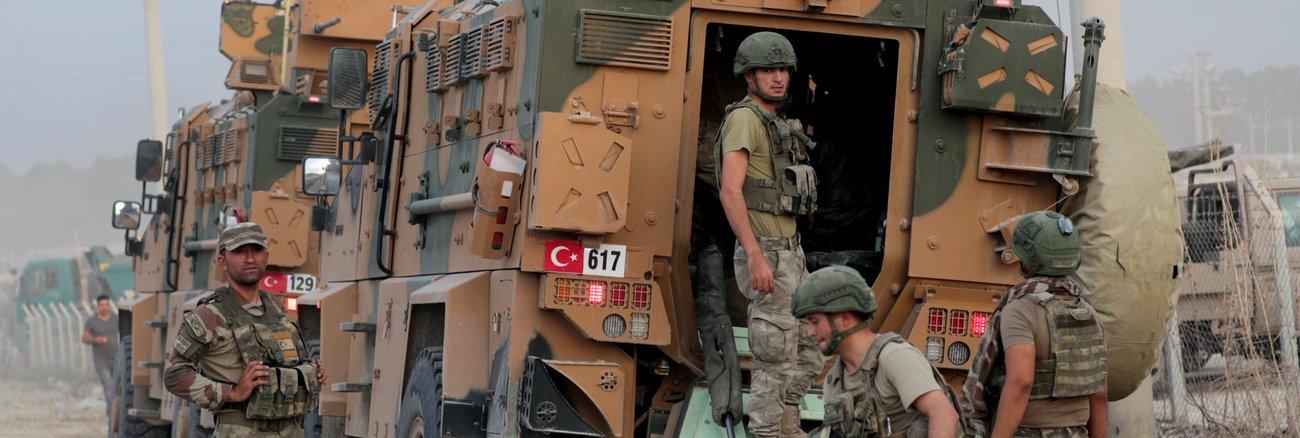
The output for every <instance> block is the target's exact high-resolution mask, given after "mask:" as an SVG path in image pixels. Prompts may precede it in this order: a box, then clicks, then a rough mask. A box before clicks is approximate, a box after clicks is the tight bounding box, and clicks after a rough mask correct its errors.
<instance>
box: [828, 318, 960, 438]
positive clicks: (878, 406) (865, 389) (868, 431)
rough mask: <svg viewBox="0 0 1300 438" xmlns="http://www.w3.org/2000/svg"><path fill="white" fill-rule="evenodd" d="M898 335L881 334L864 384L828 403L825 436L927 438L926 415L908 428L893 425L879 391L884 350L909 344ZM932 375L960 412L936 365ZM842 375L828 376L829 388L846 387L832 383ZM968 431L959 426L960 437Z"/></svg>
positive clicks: (869, 356) (868, 362) (870, 352)
mask: <svg viewBox="0 0 1300 438" xmlns="http://www.w3.org/2000/svg"><path fill="white" fill-rule="evenodd" d="M906 342H907V340H906V339H903V337H902V336H899V335H898V334H897V333H882V334H880V335H877V336H876V340H875V341H872V342H871V347H870V348H869V349H868V350H867V356H866V361H865V362H864V363H863V364H862V371H863V374H861V376H864V377H865V380H866V382H865V384H863V385H860V386H858V387H857V388H854V389H852V390H849V391H846V392H843V393H840V394H836V395H835V396H833V397H831V398H829V399H827V400H826V404H825V417H824V420H823V430H826V429H828V430H829V433H826V434H824V436H830V437H846V438H847V437H893V436H901V437H907V438H912V437H925V436H927V435H928V434H929V419H928V418H926V416H925V415H917V416H916V417H915V419H914V420H913V421H912V423H911V424H910V425H909V424H905V425H897V427H896V425H894V424H891V422H890V420H889V415H888V413H886V412H885V404H884V401H883V400H882V399H881V396H880V392H879V391H878V390H877V388H876V368H877V367H878V366H879V365H880V353H881V352H882V351H884V349H885V346H886V345H889V344H891V343H900V344H902V343H906ZM843 366H844V362H843V361H842V360H841V361H839V362H838V363H836V364H835V367H836V368H841V371H842V367H843ZM930 373H931V375H932V376H933V377H934V381H935V383H938V384H939V388H941V389H942V390H943V392H944V395H945V396H947V397H948V402H949V403H952V405H953V409H954V410H955V409H957V406H958V404H957V394H956V393H955V392H954V391H953V390H952V387H950V386H948V383H947V381H946V380H944V378H943V374H941V373H939V370H938V369H935V368H934V366H933V365H931V366H930ZM842 375H843V374H842V372H834V371H832V372H831V373H830V374H828V375H827V381H826V385H827V386H833V385H838V386H839V387H844V385H843V384H842V383H840V382H837V381H833V380H832V379H836V380H837V379H840V378H842V377H841V376H842ZM966 430H969V428H968V427H966V426H965V425H964V421H959V422H958V424H957V436H959V437H960V436H965V434H966V432H965V431H966Z"/></svg>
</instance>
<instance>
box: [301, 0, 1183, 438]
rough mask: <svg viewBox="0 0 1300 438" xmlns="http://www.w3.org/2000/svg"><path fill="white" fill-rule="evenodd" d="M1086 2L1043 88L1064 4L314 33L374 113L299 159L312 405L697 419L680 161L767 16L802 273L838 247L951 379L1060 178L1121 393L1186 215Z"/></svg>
mask: <svg viewBox="0 0 1300 438" xmlns="http://www.w3.org/2000/svg"><path fill="white" fill-rule="evenodd" d="M1087 28H1088V30H1087V32H1086V34H1085V36H1084V38H1083V43H1082V44H1079V45H1078V46H1079V47H1082V48H1083V50H1087V53H1088V55H1087V59H1088V61H1087V62H1085V67H1086V68H1085V70H1084V73H1083V76H1082V79H1081V80H1079V81H1077V82H1078V88H1077V90H1076V92H1075V93H1073V94H1072V97H1071V98H1070V99H1069V100H1068V101H1067V100H1066V99H1065V88H1066V84H1065V72H1064V64H1065V63H1064V61H1065V54H1064V53H1065V52H1064V47H1065V45H1066V41H1065V40H1064V37H1063V33H1062V31H1061V29H1060V28H1059V27H1057V26H1056V25H1055V24H1053V23H1052V20H1051V19H1050V18H1049V17H1047V16H1046V14H1044V13H1043V11H1042V10H1041V9H1040V8H1038V7H1035V6H1028V5H1023V4H1021V2H1019V1H1013V0H982V1H972V0H948V1H930V2H913V1H884V2H879V1H869V2H846V1H819V0H762V1H759V0H750V1H744V0H742V1H734V2H731V1H728V2H720V1H706V0H695V1H687V0H675V1H673V0H670V1H634V0H603V1H582V2H579V1H563V2H561V1H549V2H542V1H511V0H507V1H501V2H494V1H474V0H470V1H460V2H453V1H450V0H444V1H437V2H432V3H429V4H426V5H423V6H420V7H418V8H415V9H413V10H412V11H410V12H409V14H405V15H404V17H403V18H402V19H401V21H399V22H398V23H397V24H396V26H395V27H393V28H392V29H391V30H390V31H389V32H388V33H387V34H386V36H385V39H384V41H383V42H381V43H379V44H378V45H377V46H376V47H375V49H374V51H373V53H363V52H357V51H352V52H349V51H338V52H336V53H335V54H334V56H333V57H332V60H331V67H330V71H331V78H330V80H329V93H328V101H329V103H330V105H331V106H333V107H335V108H340V109H347V110H356V112H354V113H352V114H354V115H355V114H362V113H365V114H368V121H369V127H368V128H364V127H363V128H362V129H361V130H360V131H361V132H358V129H357V127H356V126H352V127H351V129H349V130H348V132H344V133H342V135H343V137H344V138H348V139H355V141H351V140H349V141H347V142H345V143H348V144H347V147H346V148H343V147H341V148H340V150H339V152H340V153H339V154H338V156H335V157H319V158H309V159H308V160H307V161H306V163H305V164H306V165H305V167H304V168H305V174H304V184H303V186H304V187H307V188H309V190H310V192H311V193H312V194H316V195H319V196H320V199H321V204H320V205H321V207H319V208H317V209H316V210H315V211H316V213H317V215H315V216H314V218H315V219H316V220H313V223H316V224H317V225H318V226H319V227H321V228H323V229H324V231H325V232H324V233H322V234H321V243H320V251H321V254H320V267H321V270H320V277H321V280H322V283H323V286H322V287H323V289H320V290H316V291H313V292H309V293H307V294H305V295H303V296H301V297H299V301H298V318H299V322H300V323H301V324H302V326H303V327H304V333H306V334H307V336H308V337H309V338H311V339H318V340H319V342H320V352H321V353H320V354H321V359H322V361H323V362H324V363H325V364H326V367H327V369H328V370H329V374H330V376H331V377H330V379H331V382H332V385H330V388H328V389H327V390H326V391H324V392H323V393H322V395H321V398H320V400H321V403H320V414H321V415H322V416H323V418H325V419H327V421H326V424H340V423H341V424H343V428H344V431H343V432H344V433H345V434H346V435H349V436H371V437H379V436H392V435H395V436H541V435H543V434H567V435H583V436H651V435H658V434H664V435H667V436H701V435H704V436H717V435H720V434H722V431H721V430H720V428H719V427H718V426H716V425H715V424H712V421H710V420H711V419H709V418H708V414H707V408H704V407H703V406H707V403H708V400H707V397H706V396H705V392H704V391H701V390H700V389H699V388H698V387H697V385H699V383H698V382H699V380H698V376H700V375H701V374H702V373H703V361H702V359H701V356H702V354H703V352H702V347H701V346H700V341H699V338H698V337H697V334H696V327H695V320H694V309H693V305H694V303H693V293H692V284H691V279H690V277H689V275H688V272H689V271H690V269H689V268H690V267H689V265H688V257H687V255H688V251H689V241H690V237H691V232H692V228H693V227H692V225H702V226H704V227H705V228H711V229H717V228H723V229H725V223H724V224H723V225H722V226H721V227H718V226H715V225H716V224H707V223H701V224H693V220H694V219H693V217H696V216H697V215H694V214H693V211H692V210H693V209H694V208H698V206H701V205H707V204H708V202H707V201H706V202H696V200H697V198H698V199H701V200H707V198H708V197H709V196H712V195H711V194H710V193H707V192H705V191H703V190H701V191H697V189H696V187H700V186H707V184H696V179H697V178H707V176H704V175H709V174H711V172H700V174H701V176H698V177H697V164H702V163H701V162H702V161H703V162H704V163H703V164H704V165H705V166H707V160H709V158H710V157H712V156H713V150H712V144H713V141H714V139H715V138H716V135H717V130H718V125H719V124H720V122H721V120H722V118H723V108H724V107H725V106H726V105H727V104H728V103H730V102H734V101H736V100H739V99H740V98H741V97H742V96H743V95H744V89H743V83H742V82H741V80H740V79H738V78H736V77H734V76H733V74H732V67H733V56H734V55H735V53H736V48H737V46H738V44H739V43H740V41H741V40H742V39H744V38H745V37H746V36H747V35H749V34H751V33H753V32H756V31H760V30H777V31H779V32H780V33H781V34H782V35H784V36H785V37H787V38H788V39H789V40H790V41H791V42H792V43H793V45H794V48H795V52H796V53H797V54H798V65H797V69H796V71H795V73H794V74H793V77H794V78H793V79H792V80H791V83H792V84H795V85H794V86H792V88H793V90H791V94H792V98H791V99H790V101H789V104H788V105H787V108H786V109H787V111H788V113H789V114H790V116H792V117H794V118H798V119H801V120H802V121H803V124H804V125H805V127H806V132H807V133H808V134H809V135H810V136H811V137H812V139H813V140H814V141H815V142H816V143H817V145H818V146H817V147H816V149H814V150H813V151H812V153H811V154H812V157H813V163H814V164H813V165H814V167H815V168H816V170H817V175H818V177H819V178H818V179H819V181H818V182H819V184H818V189H819V193H820V196H819V199H818V207H819V209H818V212H817V214H816V215H815V216H814V217H811V218H805V220H804V221H803V222H802V224H801V229H800V231H801V233H802V241H803V248H804V250H805V251H806V252H807V253H808V254H809V259H810V263H809V265H810V266H808V267H809V269H810V270H811V269H815V268H816V267H819V266H820V265H821V264H824V263H828V261H838V262H840V263H845V262H847V263H848V264H849V265H850V266H853V267H855V268H857V269H859V271H861V272H862V273H863V274H864V276H865V277H866V278H867V280H868V281H869V282H871V284H872V285H873V290H874V291H875V293H876V295H877V297H876V298H877V301H878V303H879V310H878V311H877V313H876V319H875V321H873V328H874V329H875V330H876V331H879V332H885V331H896V332H899V333H901V334H903V335H904V336H905V337H906V338H907V339H908V340H909V341H910V342H912V343H913V344H915V345H917V346H918V347H919V348H920V349H921V350H922V351H925V352H926V354H927V357H928V359H929V360H930V361H931V362H932V363H934V364H935V365H936V366H937V367H939V368H941V369H942V370H944V371H945V373H947V375H948V376H949V378H950V379H954V380H957V379H960V378H961V376H962V375H963V374H964V372H965V370H966V369H967V368H968V367H969V361H970V357H971V354H972V353H973V352H972V351H971V350H972V349H973V348H974V347H975V346H977V345H978V343H979V337H980V336H981V335H983V333H984V331H985V328H986V323H987V321H988V317H989V312H991V311H992V310H993V308H994V307H995V305H996V302H997V301H998V299H999V298H1000V297H1001V295H1002V294H1003V293H1005V291H1006V289H1007V288H1008V287H1009V286H1010V285H1013V284H1015V283H1017V282H1018V281H1019V278H1020V277H1019V275H1018V273H1017V265H1018V260H1017V259H1016V256H1015V254H1014V252H1013V251H1011V245H1010V242H1009V241H1008V239H1009V237H1010V236H1011V232H1012V229H1011V227H1010V224H1012V223H1014V222H1015V219H1016V218H1018V217H1019V216H1020V215H1022V214H1024V213H1027V212H1030V211H1036V210H1044V209H1057V208H1058V205H1059V206H1060V207H1059V208H1060V209H1061V210H1062V211H1063V212H1065V213H1067V214H1069V215H1070V216H1072V218H1074V219H1075V221H1076V223H1077V224H1078V226H1079V230H1080V232H1081V233H1083V235H1082V237H1083V241H1084V242H1087V243H1086V244H1085V254H1084V258H1085V260H1084V262H1083V266H1082V267H1081V269H1080V275H1081V276H1083V277H1084V278H1083V280H1084V282H1085V284H1087V285H1088V286H1089V289H1091V290H1093V291H1094V295H1093V296H1091V297H1090V298H1092V299H1093V304H1094V306H1095V307H1096V308H1097V310H1098V313H1099V318H1100V319H1101V320H1102V321H1103V324H1105V325H1106V331H1107V334H1108V344H1110V345H1109V347H1110V351H1111V352H1112V355H1111V357H1110V360H1109V367H1110V381H1109V384H1110V391H1109V394H1110V396H1111V398H1112V400H1117V399H1120V398H1123V397H1125V396H1127V395H1129V394H1130V393H1133V392H1134V390H1135V388H1136V387H1137V385H1138V384H1139V383H1141V382H1142V380H1143V379H1144V378H1145V377H1146V376H1147V374H1148V371H1149V370H1150V366H1151V364H1152V362H1153V361H1154V358H1155V351H1156V349H1157V348H1158V347H1159V346H1160V343H1161V341H1162V339H1163V333H1164V326H1165V324H1167V322H1168V318H1169V315H1170V313H1171V310H1172V307H1173V284H1174V280H1175V278H1174V277H1176V275H1177V272H1178V267H1179V266H1178V265H1179V263H1180V262H1181V255H1182V250H1181V247H1180V245H1181V239H1180V238H1179V235H1178V232H1179V230H1178V225H1177V224H1178V222H1177V215H1176V213H1175V211H1176V210H1175V208H1176V207H1175V201H1174V194H1173V188H1172V183H1171V181H1170V179H1169V176H1168V173H1167V172H1168V161H1167V160H1168V158H1167V157H1166V155H1165V152H1164V147H1163V144H1162V142H1161V141H1160V140H1159V137H1158V134H1151V133H1152V132H1155V130H1154V125H1152V124H1150V122H1149V119H1147V118H1146V117H1145V116H1143V115H1141V113H1140V111H1138V110H1136V106H1135V105H1133V103H1132V102H1131V100H1129V99H1128V97H1127V96H1126V95H1125V94H1124V93H1123V92H1122V91H1119V90H1116V89H1112V88H1109V87H1104V86H1103V87H1098V86H1096V84H1095V81H1094V76H1093V75H1094V74H1095V68H1096V62H1097V50H1098V49H1099V45H1100V43H1101V40H1102V39H1103V35H1102V28H1103V26H1102V25H1101V23H1099V22H1096V21H1092V22H1090V23H1088V25H1087ZM365 55H369V57H367V56H365ZM368 61H373V62H371V63H370V64H371V66H370V70H369V71H370V73H369V75H367V74H366V67H365V66H366V64H367V62H368ZM1094 96H1096V97H1095V98H1094ZM1094 114H1095V115H1096V119H1097V120H1098V121H1099V122H1102V123H1098V124H1097V125H1096V126H1094V125H1093V123H1092V122H1093V119H1094ZM367 134H370V135H367ZM1152 135H1154V136H1155V137H1152ZM1153 139H1154V140H1153ZM1166 198H1167V199H1166ZM699 217H701V218H702V219H700V221H703V222H708V221H725V219H724V218H722V217H721V216H717V215H714V216H710V215H699ZM1134 219H1140V222H1138V221H1134ZM718 237H721V236H718ZM719 247H722V248H728V247H729V246H728V245H726V244H720V245H719ZM1171 273H1172V275H1171ZM728 280H730V279H728ZM735 299H741V298H739V297H738V296H736V298H735ZM733 319H736V318H735V316H734V315H733ZM741 333H742V334H743V331H741ZM742 343H743V341H742ZM742 349H745V348H742ZM806 400H807V401H808V404H806V405H805V406H804V408H805V409H804V412H803V414H804V416H805V419H807V420H808V421H809V422H810V423H811V422H815V421H816V420H818V419H819V416H820V410H819V406H818V405H817V402H816V400H815V397H810V398H808V399H806Z"/></svg>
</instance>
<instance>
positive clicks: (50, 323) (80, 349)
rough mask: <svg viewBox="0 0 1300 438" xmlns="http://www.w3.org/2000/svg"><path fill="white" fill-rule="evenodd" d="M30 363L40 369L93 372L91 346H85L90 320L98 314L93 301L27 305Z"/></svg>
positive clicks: (28, 354)
mask: <svg viewBox="0 0 1300 438" xmlns="http://www.w3.org/2000/svg"><path fill="white" fill-rule="evenodd" d="M23 311H24V312H25V313H26V315H27V321H26V325H27V327H26V332H27V353H26V356H27V364H26V365H28V366H30V367H32V368H38V369H55V368H58V369H66V370H71V371H75V372H86V373H89V372H92V371H93V369H92V367H93V364H92V362H91V352H90V346H89V345H85V344H83V343H81V333H82V331H83V329H84V326H85V323H86V319H88V318H90V316H91V315H94V314H95V308H94V306H92V305H91V303H89V302H81V303H75V304H74V303H55V304H27V305H24V306H23Z"/></svg>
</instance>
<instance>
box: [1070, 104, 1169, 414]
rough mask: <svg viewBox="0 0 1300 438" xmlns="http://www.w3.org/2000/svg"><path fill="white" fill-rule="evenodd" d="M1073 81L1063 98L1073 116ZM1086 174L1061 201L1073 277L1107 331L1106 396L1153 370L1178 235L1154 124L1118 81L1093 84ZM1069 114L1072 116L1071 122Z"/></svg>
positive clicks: (1128, 389)
mask: <svg viewBox="0 0 1300 438" xmlns="http://www.w3.org/2000/svg"><path fill="white" fill-rule="evenodd" d="M1077 102H1078V90H1077V88H1076V90H1075V92H1074V93H1072V94H1071V96H1070V98H1069V99H1067V120H1071V119H1073V117H1072V115H1073V113H1072V110H1073V109H1074V108H1077ZM1095 102H1096V106H1095V111H1094V114H1095V115H1094V119H1093V128H1094V130H1095V131H1096V134H1097V140H1096V143H1095V148H1094V151H1093V155H1092V161H1091V166H1090V168H1091V171H1092V173H1093V175H1094V177H1092V178H1083V179H1082V181H1080V182H1081V184H1082V187H1081V188H1080V190H1079V193H1078V194H1076V195H1075V196H1072V197H1070V198H1069V199H1068V200H1067V201H1066V202H1065V203H1064V204H1063V205H1062V213H1064V214H1066V215H1068V216H1069V217H1070V219H1073V220H1074V223H1075V225H1076V227H1077V228H1078V230H1079V232H1080V233H1081V235H1080V238H1081V241H1082V242H1083V262H1082V264H1081V265H1080V266H1079V272H1078V275H1079V278H1080V279H1081V280H1082V281H1083V284H1084V285H1085V286H1087V290H1088V291H1089V293H1088V297H1087V298H1088V300H1089V302H1091V303H1092V305H1093V307H1095V308H1096V310H1097V313H1098V318H1099V319H1100V320H1101V324H1102V327H1103V329H1105V331H1106V347H1107V349H1108V350H1109V353H1110V357H1109V367H1108V371H1109V375H1108V379H1107V383H1108V385H1109V398H1110V400H1111V401H1115V400H1119V399H1122V398H1124V397H1127V396H1128V395H1129V394H1131V393H1133V391H1134V390H1135V389H1137V387H1138V386H1139V385H1141V384H1142V380H1143V379H1145V378H1146V377H1147V376H1148V375H1149V374H1150V372H1151V367H1152V365H1154V364H1155V360H1156V353H1157V351H1159V349H1160V347H1161V343H1162V342H1163V341H1164V336H1165V333H1166V327H1168V324H1169V322H1170V317H1171V316H1172V314H1173V309H1174V306H1175V305H1176V304H1177V301H1178V298H1177V292H1176V287H1177V278H1175V277H1176V275H1177V273H1178V272H1180V271H1181V269H1182V261H1183V235H1182V230H1181V229H1180V228H1179V220H1178V204H1177V197H1176V193H1175V190H1174V183H1173V177H1172V176H1171V175H1170V173H1169V157H1168V154H1167V153H1166V149H1165V142H1164V138H1163V136H1162V135H1161V133H1160V129H1159V128H1158V127H1156V125H1155V123H1154V122H1152V121H1151V118H1150V117H1147V115H1146V114H1145V113H1143V112H1142V110H1141V109H1139V108H1138V107H1137V104H1136V103H1135V102H1134V101H1133V99H1132V98H1131V97H1129V95H1128V93H1126V92H1124V90H1121V89H1118V88H1113V87H1109V86H1106V85H1103V84H1098V85H1097V96H1096V101H1095ZM1071 124H1072V123H1071Z"/></svg>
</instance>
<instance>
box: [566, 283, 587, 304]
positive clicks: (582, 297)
mask: <svg viewBox="0 0 1300 438" xmlns="http://www.w3.org/2000/svg"><path fill="white" fill-rule="evenodd" d="M587 284H588V283H587V281H585V280H573V288H571V289H570V290H571V291H573V294H572V295H570V296H569V300H570V301H572V302H573V304H587Z"/></svg>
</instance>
